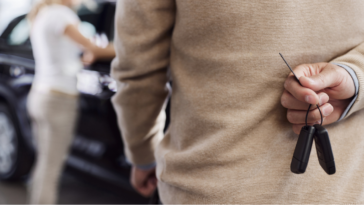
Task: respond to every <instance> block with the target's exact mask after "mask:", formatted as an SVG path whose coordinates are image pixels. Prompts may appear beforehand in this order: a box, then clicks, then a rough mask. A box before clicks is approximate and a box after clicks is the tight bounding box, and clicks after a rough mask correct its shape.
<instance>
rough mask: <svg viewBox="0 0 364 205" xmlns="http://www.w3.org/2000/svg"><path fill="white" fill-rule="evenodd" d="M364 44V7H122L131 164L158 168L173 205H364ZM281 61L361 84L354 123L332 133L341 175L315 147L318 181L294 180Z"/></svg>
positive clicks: (260, 0) (276, 3)
mask: <svg viewBox="0 0 364 205" xmlns="http://www.w3.org/2000/svg"><path fill="white" fill-rule="evenodd" d="M363 41H364V1H362V0H356V1H354V0H350V1H349V0H348V1H344V0H342V1H334V0H330V1H328V0H320V1H316V0H305V1H292V0H257V1H252V0H175V1H174V0H148V1H146V0H122V1H118V6H117V14H116V40H115V46H116V49H117V58H116V59H115V61H114V62H113V69H112V75H113V77H114V78H115V79H116V80H118V92H117V94H116V95H115V97H114V98H113V102H114V105H115V108H116V111H117V113H118V121H119V125H120V128H121V130H122V135H123V139H124V142H125V150H126V154H127V157H128V158H129V159H130V160H131V162H132V163H134V164H137V165H144V164H149V163H152V162H153V161H155V160H156V161H157V176H158V179H159V190H160V195H161V199H162V202H163V203H364V136H363V134H364V111H363V110H362V108H364V96H363V93H364V44H362V42H363ZM279 52H281V53H283V54H284V56H285V58H286V59H287V61H288V62H289V63H290V64H291V66H292V67H295V66H297V65H299V64H302V63H316V62H329V61H334V62H337V63H341V64H345V65H348V66H350V67H351V68H353V69H354V71H355V72H356V74H357V76H358V79H359V82H360V87H359V89H360V90H359V97H358V98H357V101H356V102H355V104H354V106H353V107H352V109H351V110H350V112H349V114H348V115H347V117H346V118H345V119H344V120H342V121H340V122H337V123H334V124H332V125H329V126H325V127H326V128H327V129H328V131H329V134H330V139H331V143H332V147H333V151H334V156H335V161H336V166H337V172H336V174H334V175H332V176H328V175H327V174H326V173H325V172H324V171H323V170H322V168H321V167H320V165H319V163H318V160H317V155H316V149H315V148H314V147H313V148H312V152H311V157H310V161H309V164H308V168H307V170H306V173H304V174H301V175H297V174H293V173H292V172H291V171H290V163H291V159H292V155H293V151H294V148H295V145H296V142H297V137H298V136H297V135H296V134H294V133H293V132H292V129H291V125H290V123H288V121H287V119H286V109H284V108H283V107H282V106H281V104H280V97H281V94H282V92H283V89H284V88H283V83H284V81H285V79H286V77H287V76H288V74H289V72H290V71H289V70H288V68H287V67H286V65H285V64H284V62H283V61H282V59H281V58H280V56H279V55H278V53H279ZM169 78H170V79H171V80H172V81H173V88H172V90H173V91H172V95H171V97H172V98H171V99H172V105H171V124H170V127H169V129H168V132H167V133H166V135H165V136H164V135H163V132H162V128H163V126H164V119H165V115H164V114H163V113H161V112H160V111H161V110H163V104H164V102H165V100H166V98H167V95H168V89H167V87H166V83H167V81H168V80H169ZM153 153H154V154H155V157H154V155H153Z"/></svg>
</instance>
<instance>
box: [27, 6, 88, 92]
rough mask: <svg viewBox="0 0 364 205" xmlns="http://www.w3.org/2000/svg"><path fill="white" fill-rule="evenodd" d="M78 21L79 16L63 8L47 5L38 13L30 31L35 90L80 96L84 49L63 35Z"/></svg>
mask: <svg viewBox="0 0 364 205" xmlns="http://www.w3.org/2000/svg"><path fill="white" fill-rule="evenodd" d="M79 22H80V19H79V18H78V16H77V15H76V14H75V13H74V12H73V11H72V10H71V9H70V8H68V7H66V6H62V5H51V6H47V7H45V8H43V9H42V10H41V11H40V12H39V13H38V15H37V16H36V18H35V19H34V22H33V26H32V31H31V42H32V46H33V54H34V58H35V68H36V70H35V79H34V82H33V87H35V88H36V89H38V90H39V89H41V90H51V89H55V90H59V91H62V92H65V93H69V94H78V91H77V78H76V76H77V73H78V72H79V70H80V69H81V68H82V62H81V60H80V52H81V50H80V48H79V47H78V45H77V44H76V42H74V41H72V40H71V39H70V38H69V37H67V36H66V35H64V30H65V28H66V27H67V26H68V25H70V24H74V25H76V26H77V24H78V23H79Z"/></svg>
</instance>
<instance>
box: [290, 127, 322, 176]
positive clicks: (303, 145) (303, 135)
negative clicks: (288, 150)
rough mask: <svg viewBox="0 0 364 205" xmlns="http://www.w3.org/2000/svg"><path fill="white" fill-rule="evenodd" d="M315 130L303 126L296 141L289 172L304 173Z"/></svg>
mask: <svg viewBox="0 0 364 205" xmlns="http://www.w3.org/2000/svg"><path fill="white" fill-rule="evenodd" d="M315 131H316V128H315V127H314V126H307V125H306V126H303V127H302V129H301V132H300V135H299V137H298V140H297V144H296V148H295V150H294V154H293V157H292V162H291V172H293V173H296V174H303V173H305V171H306V168H307V165H308V160H309V159H310V153H311V148H312V142H313V138H314V134H315Z"/></svg>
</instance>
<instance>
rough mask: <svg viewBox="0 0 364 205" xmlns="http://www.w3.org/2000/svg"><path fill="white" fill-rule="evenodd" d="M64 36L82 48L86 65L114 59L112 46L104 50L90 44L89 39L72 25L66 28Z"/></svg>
mask: <svg viewBox="0 0 364 205" xmlns="http://www.w3.org/2000/svg"><path fill="white" fill-rule="evenodd" d="M64 34H65V35H66V36H68V37H70V38H71V39H72V40H73V41H75V42H76V43H77V44H79V45H80V46H81V47H83V49H84V51H85V57H84V58H83V61H84V62H85V63H86V64H91V63H92V62H93V61H95V60H97V59H103V60H109V59H112V58H114V57H115V50H114V46H113V45H112V44H109V45H108V46H107V47H105V48H101V47H98V46H96V45H95V44H94V43H92V42H91V41H90V40H89V39H87V38H86V37H84V36H83V35H82V34H81V33H80V32H79V30H78V29H77V27H76V26H75V25H73V24H70V25H68V26H66V29H65V30H64Z"/></svg>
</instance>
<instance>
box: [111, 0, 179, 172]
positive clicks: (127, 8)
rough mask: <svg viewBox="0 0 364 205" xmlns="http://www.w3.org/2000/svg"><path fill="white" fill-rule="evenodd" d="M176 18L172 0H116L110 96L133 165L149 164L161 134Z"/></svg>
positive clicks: (152, 159) (152, 160)
mask: <svg viewBox="0 0 364 205" xmlns="http://www.w3.org/2000/svg"><path fill="white" fill-rule="evenodd" d="M174 21H175V2H174V1H172V0H148V1H145V0H120V1H118V2H117V11H116V17H115V41H114V45H115V49H116V58H115V59H114V61H113V63H112V70H111V75H112V77H113V78H114V79H115V80H116V81H117V92H116V94H115V95H114V97H113V98H112V102H113V105H114V108H115V111H116V113H117V118H118V124H119V128H120V130H121V133H122V138H123V142H124V151H125V154H126V157H127V159H128V161H130V162H131V163H132V164H134V165H138V166H143V165H149V164H153V162H154V161H155V159H154V150H155V148H156V146H157V144H158V143H159V142H160V140H161V139H162V138H163V136H164V134H163V128H164V125H165V118H166V117H165V112H164V106H165V101H166V98H167V96H168V94H169V89H168V85H167V83H168V77H167V68H168V65H169V55H170V54H169V53H170V41H171V34H172V29H173V25H174Z"/></svg>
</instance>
